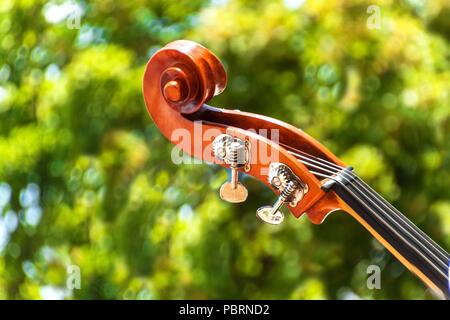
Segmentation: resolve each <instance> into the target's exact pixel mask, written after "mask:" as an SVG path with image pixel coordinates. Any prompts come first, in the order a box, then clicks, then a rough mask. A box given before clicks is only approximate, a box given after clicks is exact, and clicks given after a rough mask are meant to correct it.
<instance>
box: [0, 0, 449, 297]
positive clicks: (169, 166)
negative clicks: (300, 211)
mask: <svg viewBox="0 0 450 320" xmlns="http://www.w3.org/2000/svg"><path fill="white" fill-rule="evenodd" d="M370 5H378V8H379V9H380V18H381V21H380V24H379V26H377V25H376V21H375V25H374V24H373V21H372V20H370V19H372V18H374V16H373V12H372V11H370V12H369V13H368V11H367V10H368V8H369V6H370ZM74 10H75V12H79V13H81V15H80V19H79V22H80V24H79V28H78V26H77V20H76V19H73V15H72V13H73V11H74ZM449 16H450V3H449V2H448V1H445V0H434V1H425V0H408V1H393V0H392V1H389V0H385V1H344V0H326V1H324V0H320V1H318V0H315V1H304V0H284V1H282V0H280V1H264V0H263V1H239V0H229V1H226V0H218V1H217V0H215V1H197V0H186V1H184V0H174V1H167V0H152V1H144V0H138V1H128V0H121V1H113V0H93V1H69V2H67V1H66V2H64V1H49V2H46V1H39V0H37V1H33V0H2V1H1V2H0V298H2V299H39V298H46V299H49V298H66V299H70V298H74V299H94V298H98V299H183V298H192V299H198V298H235V299H241V298H244V299H253V298H262V299H275V298H282V299H349V298H362V299H393V298H396V299H411V298H416V299H422V298H427V299H430V298H432V296H431V295H430V293H429V292H427V290H426V289H425V287H424V285H423V284H422V283H421V282H420V281H419V280H417V279H416V278H415V277H414V276H413V275H411V274H410V273H409V272H408V271H407V270H405V269H404V268H403V267H402V266H401V265H400V264H399V263H398V262H397V261H396V260H395V259H394V258H393V257H392V256H391V255H390V254H389V253H388V252H386V250H384V249H383V248H382V247H381V246H380V245H379V244H377V243H376V241H375V240H373V239H372V237H371V236H370V235H369V234H368V233H367V232H366V231H365V230H364V229H363V228H362V227H361V226H360V225H359V224H358V223H356V222H355V221H353V220H352V219H351V218H350V217H349V216H347V215H345V214H342V213H336V214H334V215H332V216H330V217H329V218H328V219H327V220H326V221H325V223H324V224H323V225H320V226H316V225H313V224H311V223H310V222H309V221H308V219H307V218H306V217H302V218H300V219H298V220H297V219H295V218H294V217H293V216H291V215H289V216H288V218H287V219H286V220H287V221H286V222H285V223H284V224H283V225H281V226H279V227H273V226H267V225H263V224H262V223H261V222H260V221H258V220H257V219H256V217H255V210H256V208H258V207H259V206H260V205H263V204H269V203H271V202H272V201H273V200H274V199H275V196H274V195H273V194H272V192H271V191H270V190H268V189H267V188H265V187H264V186H263V185H262V184H261V183H259V182H257V181H254V180H253V179H249V178H247V179H245V181H244V184H246V185H247V187H248V188H249V199H248V201H247V202H246V203H244V204H242V205H231V204H227V203H225V202H222V201H221V200H220V199H219V197H218V194H217V191H218V188H219V187H220V185H221V183H222V182H223V181H224V180H225V179H226V178H227V172H226V170H224V169H222V168H219V167H217V166H209V165H180V166H176V165H174V164H173V163H172V162H171V161H170V155H171V150H172V147H173V146H172V145H171V144H170V143H169V142H168V141H167V140H166V139H165V138H164V137H163V136H162V135H161V134H160V133H159V131H158V129H157V128H156V127H155V126H154V125H153V124H152V121H151V119H150V118H149V116H148V115H147V111H146V109H145V105H144V102H143V97H142V92H141V81H142V75H143V71H144V67H145V63H146V62H147V60H148V59H149V57H150V56H151V55H152V54H153V53H154V52H155V51H156V50H158V49H159V48H161V47H162V46H164V44H166V43H167V42H170V41H172V40H176V39H182V38H184V39H190V40H194V41H197V42H200V43H202V44H203V45H205V46H206V47H208V48H209V49H211V50H212V51H213V52H214V53H216V54H217V55H218V56H219V57H220V59H221V60H222V61H223V63H224V64H225V66H226V69H227V72H228V75H229V84H228V88H227V89H226V90H225V92H224V93H222V94H221V95H220V96H218V97H216V98H214V99H213V100H212V101H211V102H210V104H212V105H215V106H221V107H226V108H239V109H241V110H245V111H250V112H256V113H259V114H264V115H268V116H271V117H275V118H278V119H280V120H284V121H286V122H289V123H291V124H293V125H295V126H297V127H299V128H302V129H304V130H305V131H306V132H308V133H309V134H311V135H312V136H314V137H315V138H316V139H318V140H319V141H321V142H323V143H324V144H325V145H326V146H327V147H328V148H330V149H331V150H332V151H333V152H334V153H336V154H337V155H338V156H340V157H341V158H342V159H343V160H344V161H345V162H347V163H349V164H352V165H353V166H354V167H355V168H356V171H357V172H358V173H359V174H360V175H361V176H362V178H364V179H365V180H366V181H367V182H369V183H370V184H371V185H372V186H374V187H375V189H377V190H378V191H379V192H380V193H381V194H382V195H383V196H385V197H386V198H387V199H388V200H389V201H391V202H392V203H393V204H395V206H397V207H398V208H399V209H400V210H401V211H403V212H404V213H405V214H406V215H407V216H408V217H409V218H410V219H411V220H413V221H414V222H415V223H416V224H417V225H419V226H420V227H421V228H422V229H424V230H425V231H426V232H427V233H428V234H429V235H430V236H431V237H432V238H434V239H435V240H436V241H437V242H438V243H440V244H441V245H443V246H444V247H445V248H447V249H448V248H450V139H449V138H450V90H449V87H450V65H449V45H450V43H449V40H450V20H449V19H448V17H449ZM371 17H372V18H371ZM375 18H376V17H375ZM378 27H379V28H378ZM372 264H376V265H379V266H380V267H381V269H382V274H381V289H380V290H369V289H368V288H367V287H366V279H367V277H368V274H367V273H366V269H367V267H368V266H369V265H372ZM71 265H75V266H79V268H80V272H81V288H80V289H79V290H78V289H73V290H70V289H68V288H67V287H66V282H67V279H68V278H67V277H68V276H69V275H70V273H69V274H68V267H70V266H71Z"/></svg>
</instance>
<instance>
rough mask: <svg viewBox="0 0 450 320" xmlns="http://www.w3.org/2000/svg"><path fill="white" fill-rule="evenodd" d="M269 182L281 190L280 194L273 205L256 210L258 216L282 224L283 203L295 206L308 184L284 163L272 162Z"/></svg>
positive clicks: (263, 219)
mask: <svg viewBox="0 0 450 320" xmlns="http://www.w3.org/2000/svg"><path fill="white" fill-rule="evenodd" d="M268 180H269V183H270V184H271V185H272V187H273V188H274V189H275V190H277V191H280V196H279V197H278V199H277V201H276V202H275V204H274V205H273V206H263V207H261V208H259V209H258V210H257V211H256V216H257V217H258V218H259V219H261V220H262V221H264V222H266V223H269V224H275V225H277V224H280V223H282V222H283V220H284V215H283V213H282V212H281V211H280V208H281V206H282V205H283V204H285V203H289V205H291V206H292V207H295V206H296V205H297V203H298V202H299V201H300V200H301V199H302V198H303V196H304V194H305V193H306V192H308V185H307V184H305V183H303V182H302V181H301V180H300V179H299V178H298V177H297V176H296V175H295V174H294V173H293V172H292V170H291V169H290V168H289V167H288V166H287V165H285V164H283V163H278V162H276V163H271V164H270V167H269V176H268Z"/></svg>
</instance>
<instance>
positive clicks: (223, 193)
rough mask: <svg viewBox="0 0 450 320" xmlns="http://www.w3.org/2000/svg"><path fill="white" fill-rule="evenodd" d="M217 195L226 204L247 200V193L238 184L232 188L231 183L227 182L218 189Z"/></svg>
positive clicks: (244, 188) (240, 184) (241, 185)
mask: <svg viewBox="0 0 450 320" xmlns="http://www.w3.org/2000/svg"><path fill="white" fill-rule="evenodd" d="M219 195H220V198H221V199H222V200H225V201H227V202H231V203H240V202H244V201H245V200H247V196H248V191H247V188H246V187H244V185H243V184H242V183H240V182H237V183H236V185H235V186H233V183H231V182H228V181H227V182H225V183H224V184H223V185H222V186H221V187H220V191H219Z"/></svg>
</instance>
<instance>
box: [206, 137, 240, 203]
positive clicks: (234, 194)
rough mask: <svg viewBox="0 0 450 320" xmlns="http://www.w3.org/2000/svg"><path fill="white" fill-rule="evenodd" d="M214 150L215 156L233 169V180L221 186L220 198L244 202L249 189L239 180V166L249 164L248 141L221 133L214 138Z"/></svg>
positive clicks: (233, 201)
mask: <svg viewBox="0 0 450 320" xmlns="http://www.w3.org/2000/svg"><path fill="white" fill-rule="evenodd" d="M213 151H214V155H215V157H216V158H217V159H219V160H221V161H223V162H225V163H226V164H228V165H229V166H230V169H231V181H227V182H225V183H224V184H223V185H222V187H221V188H220V192H219V194H220V198H222V199H223V200H225V201H228V202H232V203H240V202H244V201H245V200H247V196H248V191H247V189H246V188H245V187H244V185H242V184H241V183H240V182H239V171H238V168H240V167H244V166H247V165H248V148H247V146H246V143H245V142H244V141H242V140H241V139H239V138H233V137H232V136H230V135H228V134H221V135H219V136H217V137H216V139H214V142H213Z"/></svg>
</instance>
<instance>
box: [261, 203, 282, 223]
mask: <svg viewBox="0 0 450 320" xmlns="http://www.w3.org/2000/svg"><path fill="white" fill-rule="evenodd" d="M273 209H274V208H273V207H271V206H264V207H261V208H259V209H258V210H257V211H256V216H257V217H258V218H259V219H261V220H262V221H264V222H265V223H268V224H274V225H276V224H280V223H282V222H283V220H284V214H283V213H282V212H281V211H280V210H273Z"/></svg>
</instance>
